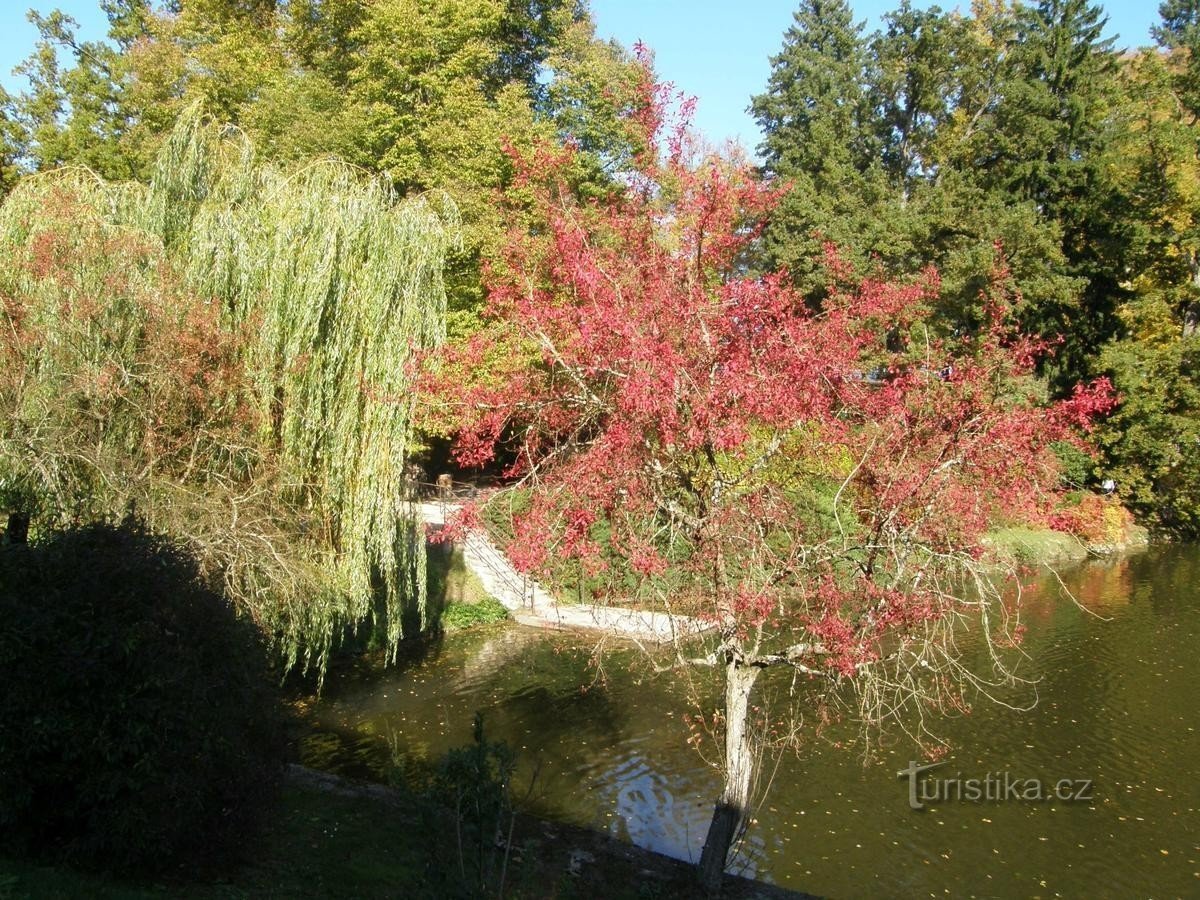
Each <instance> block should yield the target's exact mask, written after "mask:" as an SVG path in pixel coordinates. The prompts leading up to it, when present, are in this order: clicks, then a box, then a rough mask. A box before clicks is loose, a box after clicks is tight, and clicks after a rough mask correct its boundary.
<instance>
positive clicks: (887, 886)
mask: <svg viewBox="0 0 1200 900" xmlns="http://www.w3.org/2000/svg"><path fill="white" fill-rule="evenodd" d="M1063 577H1064V581H1065V582H1066V583H1067V584H1068V586H1069V587H1070V589H1071V590H1072V591H1073V593H1074V594H1075V595H1076V596H1077V597H1078V598H1079V599H1080V600H1081V601H1082V602H1083V603H1084V604H1085V605H1086V606H1087V607H1088V608H1089V609H1090V610H1091V612H1090V613H1089V612H1085V611H1082V610H1081V609H1079V608H1078V607H1077V606H1076V605H1075V604H1074V603H1072V602H1071V601H1070V600H1069V599H1066V598H1065V597H1063V596H1062V595H1061V592H1060V591H1059V589H1058V588H1057V585H1056V583H1055V582H1054V581H1053V580H1052V579H1046V580H1044V581H1043V582H1041V583H1039V584H1038V585H1037V586H1035V589H1034V590H1032V591H1030V592H1028V593H1027V595H1026V598H1025V601H1024V604H1023V609H1024V613H1023V617H1024V619H1025V621H1026V623H1027V624H1028V628H1029V631H1028V634H1027V637H1026V641H1025V644H1024V649H1025V651H1026V652H1027V653H1028V655H1029V659H1028V660H1026V662H1025V665H1024V668H1023V669H1022V673H1023V674H1024V675H1026V676H1029V677H1032V678H1036V679H1038V681H1037V685H1036V699H1037V706H1036V707H1035V708H1034V709H1033V710H1031V711H1024V712H1023V711H1019V710H1015V709H1009V708H1005V707H1003V706H999V705H996V704H994V703H990V702H988V701H986V700H981V701H979V702H977V703H975V704H974V705H973V710H972V712H971V714H970V715H967V716H962V717H959V718H956V719H950V720H946V721H944V722H941V723H939V724H940V733H941V734H943V735H944V736H945V737H947V738H949V739H950V741H951V743H952V745H953V747H954V750H953V751H952V752H951V753H950V755H949V756H948V758H947V763H946V764H945V765H944V766H942V767H941V768H940V769H938V770H937V772H936V773H931V774H936V775H938V776H940V777H941V778H943V779H945V778H953V777H955V776H959V775H961V777H962V778H964V779H972V778H973V779H984V778H986V777H987V776H988V775H989V774H991V775H992V776H993V777H995V778H997V779H1001V778H1003V777H1004V776H1005V775H1006V774H1007V776H1008V777H1009V778H1010V779H1017V778H1020V779H1028V778H1038V779H1041V780H1042V782H1043V784H1045V785H1050V786H1052V785H1054V784H1055V783H1056V782H1057V781H1058V780H1059V779H1073V780H1090V781H1091V782H1092V783H1093V787H1092V794H1093V800H1092V801H1091V802H1070V803H1068V802H1023V801H1013V800H1006V801H993V802H985V801H976V802H970V801H967V800H949V801H946V802H940V803H939V802H930V803H927V804H926V808H925V809H923V810H920V811H914V810H912V809H910V807H909V802H908V801H909V797H908V785H907V782H906V781H905V780H903V779H898V778H897V770H899V769H902V768H905V767H906V766H907V765H908V762H909V760H910V758H914V757H915V754H914V753H913V751H912V749H911V744H910V742H907V741H906V740H904V739H901V738H896V739H895V740H894V741H893V742H892V744H891V745H890V746H888V747H886V748H885V749H883V750H882V751H881V754H880V758H878V759H877V760H876V761H874V762H872V763H869V764H866V765H864V763H863V761H862V758H861V757H860V756H859V755H857V753H855V752H847V751H846V750H843V749H839V748H837V747H836V746H834V745H833V743H832V741H833V740H834V739H836V738H837V736H838V735H837V733H836V731H829V732H826V733H824V734H823V735H822V736H821V737H813V738H811V739H810V740H808V741H807V742H806V743H805V745H804V747H803V748H802V750H801V752H800V755H799V756H798V757H796V756H789V757H786V758H784V759H783V761H782V762H781V764H780V767H779V769H778V772H777V774H776V777H775V781H774V785H773V787H772V790H771V792H770V794H769V796H768V798H767V801H766V805H765V806H764V808H763V809H762V810H761V811H760V812H759V814H758V817H757V818H758V822H757V824H756V826H755V827H754V828H753V829H752V831H751V834H750V838H749V841H748V847H747V849H746V853H745V865H746V867H747V869H748V870H749V872H750V873H751V874H754V875H756V876H757V877H760V878H765V879H768V880H772V881H775V882H777V883H780V884H785V885H788V886H792V887H796V888H802V889H805V890H808V891H811V892H813V893H816V894H822V895H826V896H831V897H854V896H864V895H875V896H917V895H935V894H936V895H954V896H970V895H976V896H999V897H1011V896H1046V897H1051V896H1066V897H1072V896H1112V897H1135V896H1154V897H1172V896H1181V897H1182V896H1193V897H1194V896H1200V814H1198V811H1200V778H1198V776H1200V734H1198V732H1200V550H1197V549H1196V548H1163V549H1157V550H1154V551H1152V552H1149V553H1146V554H1143V555H1140V556H1136V557H1132V558H1128V559H1123V560H1119V561H1116V562H1113V563H1093V564H1088V565H1085V566H1081V567H1079V568H1077V569H1074V570H1071V571H1069V572H1067V573H1065V574H1064V576H1063ZM631 666H632V668H631ZM603 675H604V677H603V683H598V673H597V671H596V668H595V666H594V664H593V662H592V660H591V652H590V645H589V644H588V642H587V641H586V640H584V639H580V638H571V637H565V636H561V635H559V636H546V635H544V634H539V633H535V632H529V631H526V630H523V629H519V628H512V629H508V630H504V631H501V632H493V633H490V634H486V635H465V636H459V637H453V638H449V639H446V640H444V641H442V642H440V643H439V644H438V645H436V646H434V647H431V648H428V650H427V652H426V653H425V654H424V655H423V657H421V658H413V659H410V660H408V661H407V662H404V663H402V664H401V665H400V666H398V667H393V668H391V669H388V670H383V671H381V670H378V669H371V670H368V671H363V670H356V671H342V672H334V673H333V674H332V675H331V677H330V681H329V683H328V685H327V687H326V692H325V695H324V696H323V698H322V700H321V701H320V703H318V704H317V706H316V707H315V709H314V711H313V720H314V727H313V730H312V732H311V734H310V735H309V736H308V737H307V739H306V740H305V743H304V748H303V753H304V757H305V761H306V762H307V763H308V764H309V765H313V766H317V767H322V768H327V769H331V770H334V771H340V772H343V773H345V774H350V775H357V776H360V777H380V776H382V774H383V773H384V772H385V771H386V769H387V767H388V765H389V764H390V762H391V760H392V759H393V758H401V759H403V758H407V759H410V760H411V759H417V760H431V759H434V758H436V757H437V756H438V755H439V754H441V753H443V752H444V751H445V750H447V749H449V748H450V747H454V746H459V745H462V744H465V743H467V742H468V741H469V740H470V737H471V718H472V715H473V713H474V712H475V711H476V710H480V711H482V712H483V713H484V716H485V723H486V728H487V731H488V733H489V735H490V736H491V737H493V738H502V739H504V740H506V741H508V742H509V743H510V744H511V745H513V746H514V747H516V748H518V749H519V750H520V751H521V759H522V766H523V771H522V783H523V784H526V783H528V780H529V779H530V778H531V777H532V775H533V773H534V771H535V770H536V773H537V775H536V780H535V781H534V783H533V789H532V794H531V799H530V803H531V805H532V806H533V807H534V808H535V809H536V810H537V811H538V812H540V813H541V814H543V815H545V816H548V817H557V818H560V819H563V820H569V821H571V822H575V823H578V824H583V825H591V826H594V827H598V828H603V829H607V830H610V831H611V832H613V833H614V834H617V835H619V836H621V837H623V838H625V839H627V840H630V841H633V842H634V843H637V844H639V845H642V846H645V847H649V848H652V849H655V850H659V851H661V852H666V853H670V854H672V855H675V856H680V857H683V858H688V857H689V856H690V857H691V858H698V856H699V847H700V845H701V844H702V842H703V834H704V830H705V828H706V827H707V824H708V817H709V815H710V813H711V809H712V807H711V803H712V799H713V797H714V796H715V794H716V791H717V779H716V777H715V775H714V773H713V772H712V770H711V769H709V768H708V767H707V766H706V765H705V764H704V761H703V760H702V759H701V758H700V756H699V755H697V753H696V752H695V751H694V750H693V749H692V748H691V747H689V746H688V745H687V738H688V730H687V727H686V725H685V723H684V721H683V716H684V713H686V712H687V711H688V707H687V705H686V692H685V689H684V685H682V684H681V683H679V682H677V681H675V680H672V679H671V678H667V677H649V676H648V675H647V674H646V673H645V672H644V670H643V669H641V668H640V667H639V666H637V665H636V660H635V658H634V657H633V656H632V655H622V654H621V653H620V652H617V653H609V654H606V656H605V657H604V672H603ZM1034 691H1035V689H1029V690H1027V691H1025V692H1018V693H1016V694H1011V695H1006V698H1007V699H1010V700H1012V701H1014V702H1024V703H1028V702H1029V701H1031V700H1033V699H1034V697H1035V693H1034Z"/></svg>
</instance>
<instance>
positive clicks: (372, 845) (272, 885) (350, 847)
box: [0, 785, 436, 900]
mask: <svg viewBox="0 0 1200 900" xmlns="http://www.w3.org/2000/svg"><path fill="white" fill-rule="evenodd" d="M418 831H419V827H418V826H416V825H413V824H411V823H410V822H407V821H405V819H404V817H402V816H400V815H399V814H390V811H389V810H387V809H386V808H385V807H382V805H380V804H372V803H369V802H363V801H362V800H358V799H351V798H345V797H338V796H333V795H330V794H326V793H323V792H318V791H316V790H312V789H309V788H301V787H298V786H294V785H289V786H287V787H286V788H285V789H284V790H283V792H282V794H281V796H280V797H279V800H278V801H277V803H276V807H275V809H274V810H273V811H272V815H271V818H270V821H269V823H268V825H267V826H266V828H265V830H264V833H263V834H262V835H261V837H260V840H259V842H258V845H257V846H254V847H251V848H247V850H248V853H250V854H252V857H251V859H250V860H249V861H246V862H243V863H242V864H240V865H235V866H233V867H232V868H231V870H230V871H229V872H227V873H223V874H222V876H221V877H220V878H208V879H206V878H203V877H201V878H199V879H198V880H175V881H163V880H158V881H156V882H154V883H149V884H138V883H134V882H126V881H121V880H115V879H111V878H108V877H106V876H103V875H98V874H90V873H84V872H75V871H72V870H70V869H67V868H63V867H59V866H49V865H39V864H37V863H30V862H24V861H19V860H13V859H9V858H3V857H0V898H3V900H23V898H30V900H34V898H37V900H41V898H58V897H62V898H77V897H89V898H101V900H110V898H111V900H117V898H120V900H141V898H148V897H181V898H208V897H214V898H215V897H224V898H236V897H280V898H283V897H333V896H353V897H397V896H403V897H431V896H435V895H436V892H434V891H431V890H427V889H426V887H427V881H428V879H427V873H426V871H425V870H426V865H425V861H426V856H425V854H424V852H423V849H424V848H423V846H422V842H421V840H419V839H417V838H415V837H414V833H416V832H418ZM197 839H198V840H202V839H203V836H202V835H198V836H197Z"/></svg>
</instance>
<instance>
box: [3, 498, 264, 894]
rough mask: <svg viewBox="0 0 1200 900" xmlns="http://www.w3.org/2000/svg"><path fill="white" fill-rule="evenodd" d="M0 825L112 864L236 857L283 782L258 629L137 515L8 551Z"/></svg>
mask: <svg viewBox="0 0 1200 900" xmlns="http://www.w3.org/2000/svg"><path fill="white" fill-rule="evenodd" d="M0 620H2V621H3V622H4V626H3V628H2V629H0V683H3V685H4V689H3V691H0V838H2V839H3V841H4V843H5V845H6V846H7V847H9V848H10V852H21V853H24V854H27V855H38V856H50V857H53V858H58V859H63V860H66V861H69V862H71V863H75V864H83V865H88V866H95V867H99V868H103V869H107V870H131V869H137V870H143V871H145V870H160V871H161V870H163V869H166V868H168V867H174V866H179V865H189V864H197V863H204V862H206V861H208V860H209V859H216V858H219V857H221V856H222V855H223V854H226V853H228V851H229V850H231V849H232V848H233V847H234V846H235V844H236V843H237V842H239V841H240V840H241V839H242V838H243V837H244V836H245V834H246V829H247V827H248V826H249V825H251V824H252V823H253V822H254V820H255V811H256V810H257V809H259V808H260V801H262V800H265V799H267V795H268V793H269V791H270V788H271V786H272V785H273V784H274V783H275V777H274V775H275V773H276V772H277V771H278V761H279V751H280V743H279V740H280V734H281V731H280V728H279V724H280V718H279V707H278V703H277V698H276V697H275V694H274V691H273V684H274V681H273V678H272V676H271V673H270V671H269V664H268V656H267V654H266V651H265V650H264V648H263V646H262V645H261V643H260V639H259V637H258V636H257V633H256V631H255V629H254V628H253V627H252V626H251V625H250V624H249V623H248V622H246V621H245V620H243V619H239V618H238V617H237V616H236V615H235V614H234V612H233V610H232V608H231V606H230V605H229V604H228V603H227V602H226V600H225V598H224V597H222V596H221V595H220V594H219V593H217V592H215V591H214V590H212V589H211V588H210V587H208V586H207V585H206V584H205V583H204V582H203V581H202V579H201V578H200V575H199V570H198V568H197V565H196V563H195V561H194V559H193V558H192V557H191V556H190V555H189V554H188V553H186V552H185V551H184V550H182V549H181V548H180V547H179V546H178V545H176V544H174V543H172V542H170V541H168V540H167V539H164V538H161V537H157V536H154V535H152V534H150V533H148V532H147V531H146V530H145V529H144V527H142V526H141V525H140V524H137V523H135V522H132V521H127V522H125V523H124V524H122V525H120V526H110V525H91V526H87V527H84V528H81V529H78V530H73V531H69V532H64V533H61V534H58V535H56V536H51V537H49V538H48V539H46V540H44V541H42V542H40V543H38V544H35V545H32V546H9V547H0Z"/></svg>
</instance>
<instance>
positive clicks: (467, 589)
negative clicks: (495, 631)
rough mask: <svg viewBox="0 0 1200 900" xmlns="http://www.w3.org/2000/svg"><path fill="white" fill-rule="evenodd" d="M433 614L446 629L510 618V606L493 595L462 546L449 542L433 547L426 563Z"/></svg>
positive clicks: (429, 602) (457, 629)
mask: <svg viewBox="0 0 1200 900" xmlns="http://www.w3.org/2000/svg"><path fill="white" fill-rule="evenodd" d="M425 571H426V577H427V581H426V586H427V590H428V598H429V599H428V604H429V610H430V614H431V616H430V617H431V618H434V619H436V620H437V621H439V622H440V623H441V626H442V628H444V629H445V630H446V631H459V630H461V629H464V628H472V627H474V626H476V625H490V624H493V623H495V622H502V621H504V620H505V619H507V618H508V610H506V609H505V608H504V606H503V604H501V603H500V601H499V600H496V599H495V598H494V597H492V596H491V595H490V594H489V593H488V592H487V591H486V590H484V587H483V585H482V584H481V583H480V581H479V579H478V578H476V577H475V573H474V572H472V571H471V570H470V569H468V568H467V565H466V561H465V560H464V559H463V554H462V550H460V549H457V548H454V549H451V548H450V547H449V545H434V546H431V547H430V549H429V556H428V559H427V562H426V566H425Z"/></svg>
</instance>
